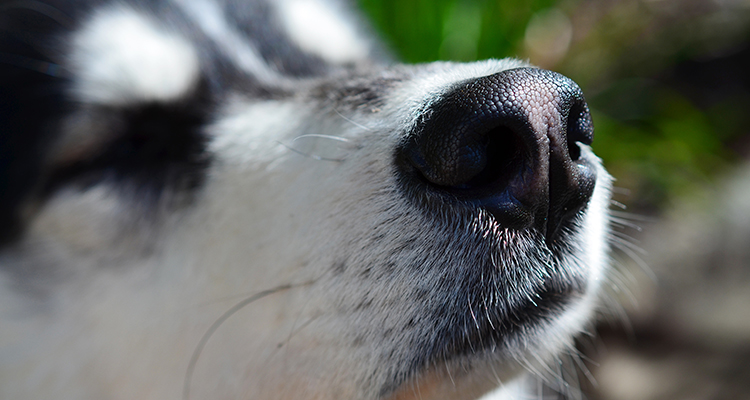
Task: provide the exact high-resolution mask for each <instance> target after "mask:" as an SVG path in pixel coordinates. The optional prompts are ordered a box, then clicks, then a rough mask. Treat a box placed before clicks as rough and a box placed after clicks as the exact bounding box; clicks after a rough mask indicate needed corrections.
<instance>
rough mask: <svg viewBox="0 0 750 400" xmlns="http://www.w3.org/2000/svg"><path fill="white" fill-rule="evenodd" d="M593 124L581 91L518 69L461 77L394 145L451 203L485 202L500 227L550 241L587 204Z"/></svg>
mask: <svg viewBox="0 0 750 400" xmlns="http://www.w3.org/2000/svg"><path fill="white" fill-rule="evenodd" d="M593 135H594V130H593V124H592V121H591V115H590V113H589V109H588V106H587V105H586V101H585V100H584V97H583V93H582V92H581V89H580V88H579V87H578V86H577V85H576V84H575V83H574V82H573V81H571V80H570V79H568V78H566V77H564V76H562V75H560V74H558V73H555V72H551V71H547V70H542V69H537V68H519V69H512V70H507V71H503V72H500V73H497V74H494V75H490V76H485V77H482V78H478V79H473V80H470V81H467V82H463V83H460V84H458V85H457V86H455V87H454V88H452V89H451V90H449V91H448V93H447V94H445V95H444V96H443V97H442V98H441V100H439V101H438V102H436V103H435V104H434V105H432V106H431V107H430V109H429V110H428V112H427V113H426V114H425V115H424V117H423V118H422V120H421V121H420V123H419V124H417V126H416V128H415V131H414V132H412V135H411V136H410V137H409V140H408V142H407V143H406V144H405V146H403V147H402V148H401V149H400V157H401V158H402V159H403V160H405V161H404V163H403V165H405V166H407V169H410V170H411V174H412V175H415V176H417V178H418V180H419V181H421V182H423V183H424V184H425V185H426V186H427V187H428V188H426V189H425V190H431V191H435V192H437V193H440V194H441V195H442V196H441V198H442V199H443V200H442V201H447V202H462V203H465V204H470V205H473V206H478V207H481V208H484V209H485V210H487V211H488V212H489V213H491V214H492V215H493V216H494V218H495V219H496V220H497V222H498V223H499V224H500V225H501V226H502V227H504V228H510V229H518V230H521V229H529V228H534V229H536V230H538V231H539V232H540V233H541V234H542V235H544V236H545V237H546V239H547V242H548V243H549V242H551V241H553V240H554V239H555V237H556V236H557V233H558V231H559V230H560V227H561V226H563V224H564V222H566V221H568V220H570V219H571V218H572V217H573V216H574V215H576V214H577V213H578V212H579V211H581V210H582V209H583V208H585V207H586V205H587V204H588V201H589V199H590V198H591V195H592V193H593V190H594V184H595V181H596V173H595V167H594V165H593V164H592V163H591V160H587V159H586V158H585V157H583V156H582V154H581V149H580V147H579V143H582V144H586V145H589V144H591V141H592V139H593Z"/></svg>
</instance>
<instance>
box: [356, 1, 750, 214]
mask: <svg viewBox="0 0 750 400" xmlns="http://www.w3.org/2000/svg"><path fill="white" fill-rule="evenodd" d="M359 3H360V5H361V6H362V8H363V9H364V10H365V12H366V13H367V14H368V15H369V16H370V18H371V20H372V22H373V25H374V27H375V29H376V30H377V31H379V32H380V33H381V35H382V36H383V38H384V39H385V40H386V42H387V43H388V45H389V46H390V47H391V49H392V51H393V52H394V53H395V54H396V55H397V56H398V57H400V58H401V59H402V60H404V61H407V62H428V61H433V60H456V61H470V60H474V59H484V58H503V57H521V58H526V59H529V60H530V61H531V62H532V63H534V64H536V65H539V66H541V67H544V68H549V69H553V70H556V71H559V72H561V73H563V74H565V75H567V76H569V77H571V78H572V79H574V80H575V81H576V82H578V83H579V84H580V85H581V86H582V88H583V90H584V92H585V93H586V95H587V98H588V101H589V105H590V107H591V110H592V115H593V118H594V124H595V127H596V134H595V137H596V139H595V141H594V148H595V150H596V151H597V154H598V155H599V156H601V157H602V158H603V159H604V162H605V164H606V165H607V167H608V168H609V169H610V171H611V172H612V173H613V175H615V176H616V177H617V178H618V182H617V185H618V186H620V187H624V188H626V189H629V190H630V191H631V192H632V195H631V197H632V199H631V200H630V201H627V202H628V203H631V204H634V205H635V206H636V208H637V209H639V210H641V211H646V210H648V209H654V208H656V207H659V206H663V205H664V204H665V202H668V201H670V200H671V199H672V198H674V196H677V195H681V194H683V193H686V192H688V191H691V190H693V189H695V188H696V187H699V186H701V185H704V184H706V183H708V182H710V180H711V179H712V177H714V176H715V175H716V174H717V173H719V172H721V171H723V170H725V169H726V167H727V166H729V165H731V164H732V163H733V162H734V161H735V160H737V159H739V156H740V155H745V154H743V153H745V152H747V150H748V149H747V148H745V147H746V146H741V145H740V144H741V143H744V139H743V138H746V137H747V136H749V135H748V133H750V128H749V127H748V124H747V123H746V122H745V121H746V119H747V115H748V113H749V112H750V95H749V94H748V89H750V87H746V86H743V85H750V82H748V80H750V79H748V78H747V76H748V75H750V73H749V72H748V71H750V69H749V68H750V61H748V60H750V57H745V58H739V59H738V60H739V61H738V60H734V61H732V60H733V59H732V58H731V55H732V54H736V53H738V52H740V53H742V52H748V53H750V51H749V50H748V49H750V40H748V38H750V29H748V27H749V26H750V5H748V4H747V2H745V1H740V0H737V1H732V0H726V1H723V2H712V1H709V0H606V1H604V0H494V1H493V0H359ZM735 58H737V57H735ZM724 59H727V60H729V61H727V62H724V64H727V65H724V64H722V62H723V61H722V60H724ZM732 62H734V63H735V64H737V62H739V64H737V65H734V64H731V63H732ZM743 62H745V63H744V64H743ZM712 63H713V64H712ZM714 64H716V65H718V66H719V67H718V70H717V71H718V72H715V73H713V74H710V73H709V74H708V75H706V76H707V77H704V76H701V71H703V70H705V69H706V68H707V66H713V65H714ZM730 64H731V65H730ZM701 68H702V69H701ZM704 72H705V71H704ZM709 72H710V71H709ZM716 75H722V76H716ZM716 79H719V81H716V82H719V83H716V84H714V83H715V82H714V81H715V80H716ZM722 82H723V83H722ZM735 82H739V83H736V84H735ZM706 93H708V94H709V96H707V95H706ZM707 97H711V98H712V99H711V100H710V101H704V100H706V98H707ZM636 199H637V200H636Z"/></svg>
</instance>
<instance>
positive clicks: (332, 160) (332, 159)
mask: <svg viewBox="0 0 750 400" xmlns="http://www.w3.org/2000/svg"><path fill="white" fill-rule="evenodd" d="M276 143H278V144H280V145H282V146H284V147H286V148H287V150H290V151H292V152H294V153H297V154H299V155H301V156H304V157H307V158H312V159H313V160H317V161H331V162H342V161H344V160H345V159H344V158H327V157H321V156H316V155H314V154H308V153H305V152H303V151H301V150H298V149H295V148H294V147H292V146H289V145H286V144H284V143H282V142H280V141H278V140H277V141H276Z"/></svg>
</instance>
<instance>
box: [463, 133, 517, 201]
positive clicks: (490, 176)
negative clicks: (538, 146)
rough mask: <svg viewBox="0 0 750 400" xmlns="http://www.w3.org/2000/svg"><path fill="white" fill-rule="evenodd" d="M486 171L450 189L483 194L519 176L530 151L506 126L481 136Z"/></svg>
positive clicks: (484, 169)
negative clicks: (484, 190) (487, 189)
mask: <svg viewBox="0 0 750 400" xmlns="http://www.w3.org/2000/svg"><path fill="white" fill-rule="evenodd" d="M481 148H482V157H483V158H484V159H485V162H484V163H483V166H484V168H483V169H482V170H481V171H479V172H478V173H477V174H476V175H474V176H473V177H471V179H468V180H466V181H465V182H462V183H456V184H454V185H452V186H451V187H450V188H453V189H456V190H461V191H465V192H481V191H482V190H483V189H484V188H489V189H490V190H491V189H492V188H496V187H502V186H504V185H507V183H508V182H509V181H510V180H511V179H512V177H513V176H515V175H517V174H518V172H519V171H521V170H522V169H523V168H524V166H525V165H526V164H527V160H526V159H525V158H524V157H525V154H526V153H528V151H527V150H526V149H525V145H524V144H523V141H522V140H521V138H520V137H519V136H518V135H517V134H516V133H515V132H513V130H511V129H510V128H508V127H506V126H498V127H496V128H494V129H491V130H490V131H489V132H487V133H486V134H484V135H483V137H482V146H481Z"/></svg>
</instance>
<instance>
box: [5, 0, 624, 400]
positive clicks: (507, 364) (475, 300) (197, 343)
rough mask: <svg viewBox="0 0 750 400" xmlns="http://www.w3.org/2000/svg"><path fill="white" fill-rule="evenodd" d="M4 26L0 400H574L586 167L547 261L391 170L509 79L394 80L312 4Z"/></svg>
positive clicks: (81, 13) (421, 71)
mask: <svg viewBox="0 0 750 400" xmlns="http://www.w3.org/2000/svg"><path fill="white" fill-rule="evenodd" d="M0 17H1V19H0V24H1V25H0V26H2V28H3V29H2V35H3V36H2V41H1V42H0V47H1V48H2V54H3V57H4V58H5V59H4V60H3V62H2V64H0V79H2V80H3V81H2V92H1V93H0V96H1V97H0V101H2V102H3V104H4V105H5V110H6V111H3V113H2V114H1V115H0V117H1V119H0V123H1V124H2V126H3V129H5V133H4V137H3V138H2V139H0V140H1V141H0V153H1V154H2V161H1V162H0V173H2V179H3V180H2V184H1V185H0V193H2V199H1V201H0V206H2V211H1V214H0V217H1V218H2V221H4V222H5V223H3V224H2V227H0V229H2V247H0V320H1V323H0V397H2V398H7V399H11V398H12V399H51V398H55V399H180V398H182V399H208V398H210V399H244V398H247V399H302V398H305V399H327V400H330V399H409V398H419V399H475V398H478V397H480V396H482V395H484V394H485V393H487V392H490V391H491V390H493V389H494V388H496V387H499V388H498V389H497V390H496V392H495V393H494V394H493V396H496V398H508V399H511V398H512V399H516V398H525V397H524V396H528V395H533V394H534V393H535V392H534V390H536V389H535V388H536V387H537V384H536V383H535V382H537V381H538V380H541V381H543V382H545V385H547V386H548V387H550V388H552V389H553V390H557V391H560V392H562V393H563V394H568V392H567V389H565V384H563V383H562V382H561V380H563V379H564V378H565V376H564V375H565V374H564V373H563V372H562V369H558V366H559V365H562V362H560V361H559V358H558V357H559V355H560V354H564V353H567V352H570V351H571V349H572V347H571V346H572V339H573V337H574V336H575V335H576V334H578V333H579V332H581V331H582V330H583V329H584V328H585V327H586V324H587V322H588V321H589V320H590V318H591V317H592V315H593V312H594V309H595V307H596V305H597V300H596V298H597V292H598V286H599V285H600V283H601V282H602V280H603V279H605V278H604V277H605V274H606V265H607V263H608V246H607V243H606V240H605V238H606V237H607V229H608V228H607V226H608V216H607V208H608V204H609V191H610V178H609V176H608V175H607V173H606V171H605V170H604V169H603V168H602V167H601V165H600V162H599V160H598V159H597V158H596V157H595V156H594V155H593V153H592V152H591V151H590V149H589V148H588V146H586V145H585V144H582V143H573V144H571V145H570V146H572V147H576V148H577V147H580V152H581V155H580V159H581V160H583V161H585V162H586V163H587V164H586V165H587V166H589V167H590V168H591V169H592V170H593V171H594V172H595V175H596V181H595V186H594V188H593V189H592V194H591V196H590V198H588V197H587V199H588V200H587V201H586V202H585V204H584V205H583V206H582V208H581V209H580V211H576V212H575V213H574V214H573V215H570V216H569V217H566V219H565V221H566V222H565V224H563V225H562V228H561V231H560V233H559V234H558V235H556V236H555V237H554V238H551V237H550V236H545V233H544V232H543V231H540V230H539V229H537V228H534V227H526V228H523V229H517V228H511V227H508V226H504V225H503V224H501V223H500V222H498V219H497V218H495V216H494V215H493V213H492V212H491V211H488V210H487V209H485V208H484V207H481V206H477V205H475V204H474V203H471V202H465V201H462V200H460V199H459V200H456V199H455V198H454V197H453V195H451V194H446V192H445V191H444V190H443V189H442V188H440V187H434V188H433V185H432V184H430V183H429V182H427V183H424V182H423V181H422V180H423V178H422V177H420V176H419V174H418V173H416V172H414V167H413V166H409V165H406V166H405V164H404V163H403V162H402V161H401V160H402V157H401V156H399V155H400V154H404V150H403V149H404V147H405V146H407V143H408V141H409V140H410V139H411V138H412V137H413V136H414V135H415V133H414V132H416V131H417V128H418V127H419V126H420V124H421V123H423V122H424V121H425V120H426V119H429V116H430V115H431V113H432V112H433V111H432V110H433V109H434V107H437V106H436V104H439V103H440V101H441V99H443V98H444V97H446V94H447V93H450V92H452V91H453V90H455V89H456V88H457V87H459V85H462V84H464V82H469V81H472V80H474V79H477V78H480V77H485V76H489V75H493V74H498V73H501V72H503V71H508V70H512V69H516V68H520V67H528V65H526V64H525V63H524V62H521V61H517V60H513V59H506V60H489V61H483V62H477V63H471V64H455V63H433V64H427V65H418V66H402V65H397V64H396V65H394V64H391V63H390V62H389V61H388V59H387V58H386V57H384V56H383V54H384V52H383V51H382V49H381V48H380V47H379V46H378V45H377V43H375V42H374V41H372V40H371V39H370V35H368V34H367V29H366V28H363V27H362V26H363V25H362V24H361V23H359V22H358V17H357V16H356V15H355V14H353V13H352V12H351V11H349V10H348V9H347V8H346V7H344V5H343V4H339V3H336V2H329V1H324V0H285V1H280V2H261V1H257V0H251V1H247V2H240V1H234V0H172V1H159V2H144V3H140V2H136V1H117V2H106V1H93V0H92V1H68V2H58V1H45V2H37V1H20V2H5V3H3V4H2V8H0ZM553 108H554V107H553ZM552 115H553V114H543V115H542V114H540V115H538V118H541V119H540V120H539V121H549V118H552ZM554 115H557V114H554ZM545 118H546V119H545ZM558 119H559V118H558ZM540 123H541V122H540ZM562 123H563V124H564V123H565V122H562ZM543 124H550V126H551V127H552V126H553V125H551V124H552V122H544V123H543ZM544 126H546V125H544ZM549 129H557V128H549ZM543 139H544V140H549V139H547V136H543ZM540 146H541V145H540ZM544 146H548V147H549V146H552V145H551V144H545V145H544ZM532 147H533V146H532ZM545 148H547V147H545ZM549 148H551V147H549ZM548 151H549V152H554V150H548ZM571 153H574V152H573V151H571ZM545 154H546V153H545ZM583 161H582V162H583ZM407 164H408V163H407ZM417 167H418V165H417ZM549 168H554V166H551V167H549ZM581 168H584V167H581ZM587 168H588V167H587ZM545 171H546V170H545ZM550 174H554V172H550ZM545 179H546V178H545ZM419 182H422V183H419ZM545 190H547V189H545ZM450 193H452V192H450ZM545 201H546V200H545ZM545 212H546V211H545ZM544 216H545V217H546V214H544ZM540 218H541V217H540Z"/></svg>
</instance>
